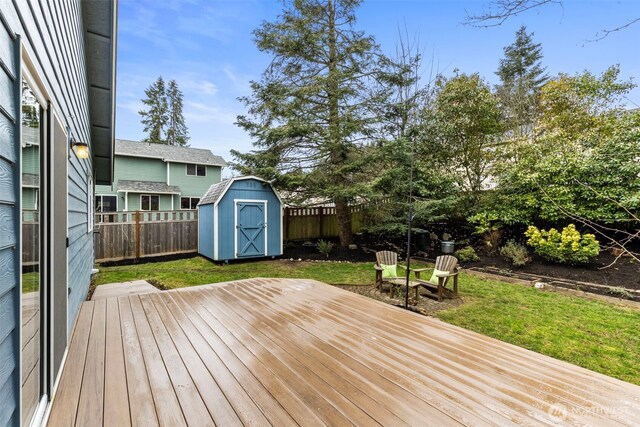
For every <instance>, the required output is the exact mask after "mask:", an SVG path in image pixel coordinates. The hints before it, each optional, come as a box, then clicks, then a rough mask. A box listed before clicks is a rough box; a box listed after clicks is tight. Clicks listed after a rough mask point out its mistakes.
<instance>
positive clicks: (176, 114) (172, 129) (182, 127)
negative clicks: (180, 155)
mask: <svg viewBox="0 0 640 427" xmlns="http://www.w3.org/2000/svg"><path fill="white" fill-rule="evenodd" d="M167 100H168V105H169V108H168V111H167V115H168V118H167V124H168V128H167V138H166V140H167V142H166V143H167V144H169V145H179V146H187V145H188V144H187V142H188V141H189V130H188V129H187V125H186V124H185V122H184V115H183V114H182V91H180V89H179V88H178V84H177V83H176V81H175V80H171V81H170V82H169V85H168V87H167Z"/></svg>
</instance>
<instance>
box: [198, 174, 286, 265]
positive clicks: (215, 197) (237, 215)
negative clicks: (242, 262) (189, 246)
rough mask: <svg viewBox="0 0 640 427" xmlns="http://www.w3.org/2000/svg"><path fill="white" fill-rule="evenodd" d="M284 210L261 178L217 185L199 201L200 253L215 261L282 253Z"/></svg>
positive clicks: (278, 198)
mask: <svg viewBox="0 0 640 427" xmlns="http://www.w3.org/2000/svg"><path fill="white" fill-rule="evenodd" d="M282 209H283V206H282V200H281V199H280V196H279V195H278V193H277V192H276V190H275V189H274V188H273V187H272V186H271V184H270V183H269V182H268V181H265V180H263V179H261V178H258V177H255V176H242V177H236V178H231V179H228V180H226V181H222V182H219V183H217V184H213V185H212V186H211V187H209V190H208V191H207V192H206V193H205V195H204V196H203V197H202V199H201V200H200V203H198V253H199V254H200V255H203V256H205V257H207V258H210V259H212V260H214V261H227V260H232V259H246V258H261V257H273V256H279V255H282Z"/></svg>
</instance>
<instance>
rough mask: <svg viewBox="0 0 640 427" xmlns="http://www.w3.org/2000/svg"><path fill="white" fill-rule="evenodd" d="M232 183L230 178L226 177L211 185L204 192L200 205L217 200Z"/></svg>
mask: <svg viewBox="0 0 640 427" xmlns="http://www.w3.org/2000/svg"><path fill="white" fill-rule="evenodd" d="M230 183H231V180H230V179H225V180H224V181H221V182H219V183H217V184H213V185H212V186H211V187H209V189H208V190H207V192H206V193H204V196H203V197H202V198H201V199H200V202H199V203H198V206H200V205H208V204H211V203H215V202H217V201H218V199H220V197H221V196H222V194H223V193H224V192H225V190H226V188H227V186H228V185H229V184H230Z"/></svg>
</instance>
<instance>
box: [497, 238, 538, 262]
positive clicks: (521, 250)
mask: <svg viewBox="0 0 640 427" xmlns="http://www.w3.org/2000/svg"><path fill="white" fill-rule="evenodd" d="M500 255H502V256H503V257H505V258H506V259H507V260H509V261H511V264H513V265H514V266H516V267H521V266H523V265H525V264H526V263H528V262H529V261H531V257H530V256H529V251H528V250H527V248H526V247H525V246H524V245H521V244H520V243H518V242H515V241H513V240H509V241H508V242H507V244H506V245H504V246H503V247H501V248H500Z"/></svg>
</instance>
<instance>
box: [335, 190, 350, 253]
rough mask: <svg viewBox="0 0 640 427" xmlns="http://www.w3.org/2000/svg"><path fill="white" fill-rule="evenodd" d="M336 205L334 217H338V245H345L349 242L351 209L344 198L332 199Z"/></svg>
mask: <svg viewBox="0 0 640 427" xmlns="http://www.w3.org/2000/svg"><path fill="white" fill-rule="evenodd" d="M334 203H335V205H336V217H337V219H338V233H339V236H340V246H342V247H343V248H344V247H347V246H349V245H350V244H351V240H352V235H351V211H350V210H349V205H348V204H347V201H346V200H344V199H336V200H334Z"/></svg>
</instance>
